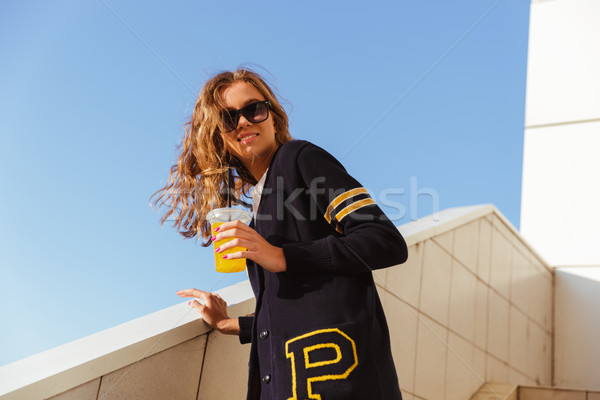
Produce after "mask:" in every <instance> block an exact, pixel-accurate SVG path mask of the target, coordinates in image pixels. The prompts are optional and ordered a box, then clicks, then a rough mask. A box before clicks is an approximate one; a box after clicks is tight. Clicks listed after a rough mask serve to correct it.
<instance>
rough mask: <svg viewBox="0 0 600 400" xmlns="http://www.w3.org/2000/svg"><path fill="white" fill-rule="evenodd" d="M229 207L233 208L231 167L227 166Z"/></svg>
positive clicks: (229, 218) (229, 216)
mask: <svg viewBox="0 0 600 400" xmlns="http://www.w3.org/2000/svg"><path fill="white" fill-rule="evenodd" d="M227 207H229V208H231V167H230V166H229V165H228V166H227ZM227 219H228V220H229V221H231V215H230V214H228V218H227Z"/></svg>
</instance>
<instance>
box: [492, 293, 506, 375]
mask: <svg viewBox="0 0 600 400" xmlns="http://www.w3.org/2000/svg"><path fill="white" fill-rule="evenodd" d="M508 309H509V306H508V302H507V301H506V300H504V299H503V298H502V297H500V296H499V295H498V294H497V293H496V292H494V291H493V290H490V297H489V307H488V310H489V316H488V344H487V349H488V352H490V353H491V354H493V355H495V356H496V357H498V358H499V359H501V360H508V323H509V315H508ZM496 382H498V380H496ZM501 382H505V381H501Z"/></svg>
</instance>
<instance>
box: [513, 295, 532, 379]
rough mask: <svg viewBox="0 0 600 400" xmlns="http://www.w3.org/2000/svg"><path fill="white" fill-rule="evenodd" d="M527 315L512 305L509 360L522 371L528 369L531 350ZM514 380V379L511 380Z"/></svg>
mask: <svg viewBox="0 0 600 400" xmlns="http://www.w3.org/2000/svg"><path fill="white" fill-rule="evenodd" d="M527 337H528V329H527V317H526V316H525V315H524V314H523V313H522V312H521V311H519V310H518V309H517V308H515V307H512V306H511V307H510V331H509V346H508V362H509V364H510V365H511V366H512V367H514V368H516V369H517V370H520V371H525V372H526V371H527V368H528V365H527V353H528V352H529V347H528V346H529V342H528V338H527ZM510 382H514V381H512V380H511V381H510Z"/></svg>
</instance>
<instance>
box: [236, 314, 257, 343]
mask: <svg viewBox="0 0 600 400" xmlns="http://www.w3.org/2000/svg"><path fill="white" fill-rule="evenodd" d="M238 321H239V323H240V335H239V337H240V343H241V344H246V343H250V342H251V341H252V323H253V322H254V317H238Z"/></svg>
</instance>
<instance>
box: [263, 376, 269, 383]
mask: <svg viewBox="0 0 600 400" xmlns="http://www.w3.org/2000/svg"><path fill="white" fill-rule="evenodd" d="M262 381H263V383H269V382H271V375H270V374H266V375H265V376H263V377H262Z"/></svg>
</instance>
